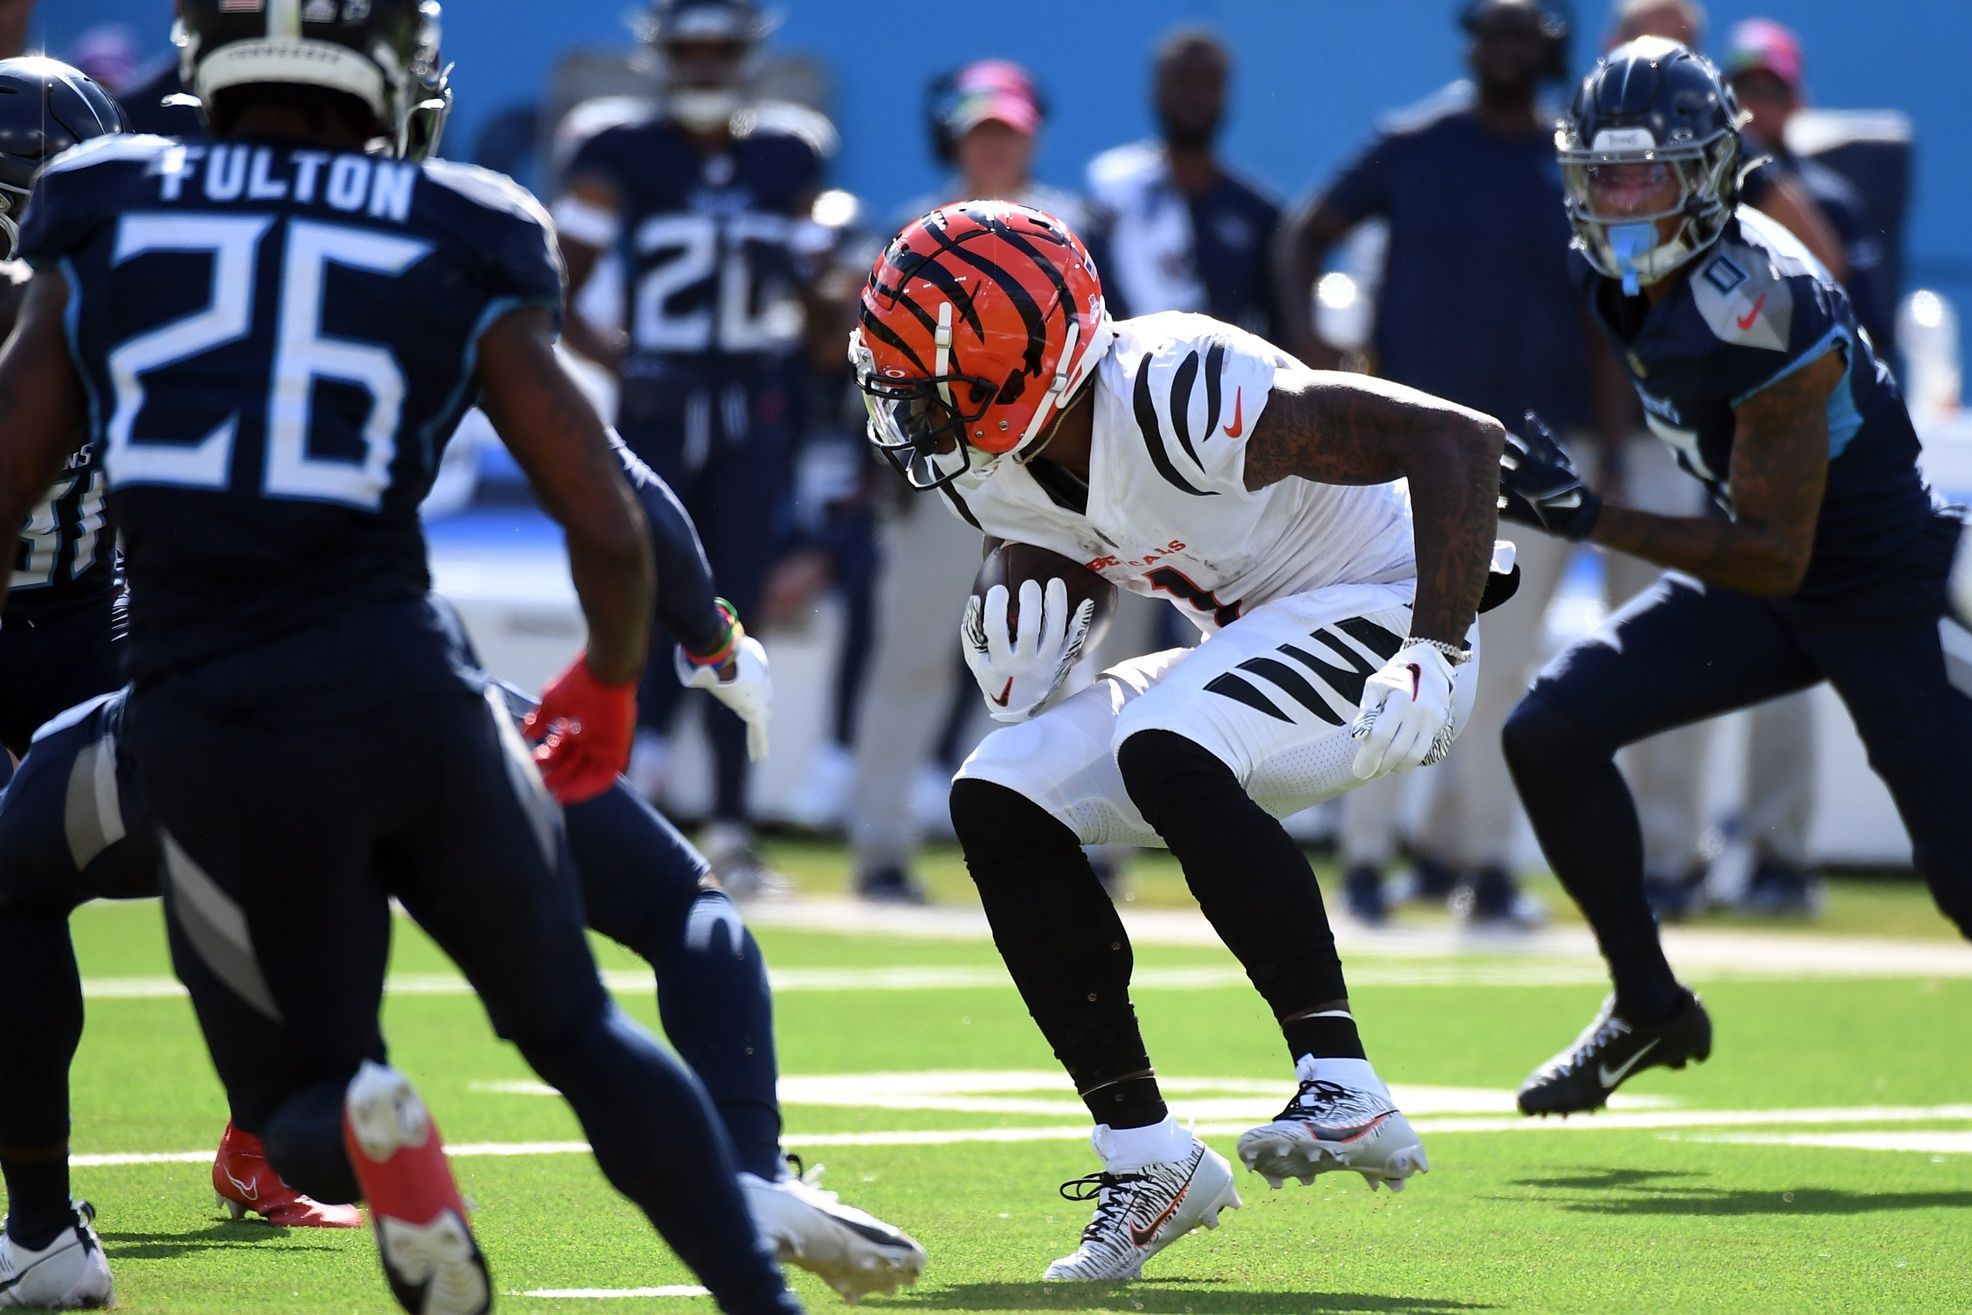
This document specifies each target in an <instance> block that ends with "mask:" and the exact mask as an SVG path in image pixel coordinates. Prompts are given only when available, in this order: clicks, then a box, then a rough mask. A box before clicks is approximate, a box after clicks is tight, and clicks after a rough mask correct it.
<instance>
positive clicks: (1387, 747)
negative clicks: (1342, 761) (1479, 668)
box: [1349, 639, 1468, 781]
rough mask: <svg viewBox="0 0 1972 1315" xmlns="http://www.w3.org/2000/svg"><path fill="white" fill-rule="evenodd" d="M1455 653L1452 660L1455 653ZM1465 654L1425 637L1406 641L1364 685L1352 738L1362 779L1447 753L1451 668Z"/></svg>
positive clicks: (1450, 729)
mask: <svg viewBox="0 0 1972 1315" xmlns="http://www.w3.org/2000/svg"><path fill="white" fill-rule="evenodd" d="M1455 652H1457V653H1458V656H1457V657H1456V658H1454V656H1453V654H1454V653H1455ZM1467 656H1468V655H1466V654H1465V653H1463V652H1460V651H1458V650H1453V649H1451V648H1450V647H1449V646H1448V645H1443V644H1439V643H1436V642H1434V641H1432V640H1429V639H1411V640H1406V641H1405V642H1404V645H1403V647H1402V648H1399V649H1398V650H1397V651H1396V653H1395V654H1394V655H1392V657H1391V658H1390V660H1389V661H1388V662H1386V663H1384V664H1383V669H1382V670H1381V671H1379V672H1377V673H1376V674H1375V675H1374V676H1371V677H1370V678H1369V680H1368V681H1367V682H1365V683H1364V685H1363V700H1362V704H1361V706H1360V707H1358V708H1357V710H1356V720H1355V724H1354V725H1353V726H1351V727H1350V730H1349V734H1350V736H1351V738H1353V739H1356V740H1360V741H1361V742H1362V747H1361V748H1359V749H1357V750H1356V762H1355V771H1356V775H1357V776H1358V777H1359V778H1361V779H1362V780H1365V781H1373V780H1375V779H1376V778H1377V777H1379V776H1388V775H1390V774H1391V773H1393V772H1407V771H1409V770H1410V769H1411V768H1413V767H1428V766H1430V765H1431V764H1432V763H1435V762H1438V761H1439V760H1441V759H1442V758H1444V756H1445V755H1446V754H1447V753H1450V752H1451V748H1452V737H1453V736H1455V735H1457V734H1458V728H1457V727H1455V726H1453V725H1452V684H1453V681H1454V679H1455V678H1456V677H1455V674H1454V668H1455V667H1457V666H1458V665H1459V664H1460V663H1462V662H1464V661H1465V660H1466V657H1467Z"/></svg>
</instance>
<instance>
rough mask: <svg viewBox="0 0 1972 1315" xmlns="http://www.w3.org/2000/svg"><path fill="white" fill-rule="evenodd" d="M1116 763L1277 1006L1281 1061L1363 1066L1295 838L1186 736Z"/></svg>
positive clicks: (1129, 752)
mask: <svg viewBox="0 0 1972 1315" xmlns="http://www.w3.org/2000/svg"><path fill="white" fill-rule="evenodd" d="M1116 761H1117V765H1118V766H1119V767H1120V768H1121V769H1122V772H1123V783H1124V785H1125V786H1127V787H1128V789H1129V791H1130V798H1131V799H1132V800H1134V801H1135V802H1136V805H1137V808H1138V809H1139V810H1141V811H1142V813H1143V815H1144V820H1145V821H1147V822H1149V823H1150V824H1151V826H1153V827H1154V828H1156V830H1157V834H1158V835H1160V836H1162V837H1164V843H1165V844H1166V845H1168V846H1169V847H1170V850H1171V853H1172V854H1173V855H1175V856H1176V857H1177V860H1178V862H1179V864H1180V865H1182V866H1183V868H1184V871H1185V883H1186V884H1187V885H1189V886H1190V887H1191V893H1192V894H1193V896H1195V897H1196V898H1197V900H1198V906H1199V908H1200V909H1202V910H1203V911H1204V913H1205V916H1206V918H1207V919H1208V920H1209V921H1210V922H1211V923H1212V927H1213V929H1214V930H1215V931H1217V932H1218V933H1219V939H1220V940H1222V941H1224V942H1225V943H1226V948H1227V949H1229V950H1231V951H1232V952H1233V955H1234V957H1236V958H1237V959H1238V960H1239V962H1240V965H1241V966H1242V967H1243V968H1245V969H1246V975H1247V977H1248V978H1250V979H1251V980H1252V982H1253V985H1254V987H1255V988H1257V989H1258V990H1259V992H1260V995H1261V996H1262V998H1264V999H1265V1000H1266V1002H1267V1004H1268V1005H1270V1006H1271V1007H1272V1008H1273V1011H1274V1017H1275V1018H1277V1019H1279V1020H1280V1024H1281V1031H1282V1034H1283V1035H1284V1036H1285V1037H1286V1040H1287V1048H1288V1051H1289V1053H1290V1054H1291V1055H1293V1056H1294V1057H1295V1058H1299V1057H1300V1056H1301V1055H1304V1054H1313V1055H1316V1056H1318V1057H1323V1058H1338V1059H1345V1058H1346V1059H1361V1058H1363V1048H1362V1040H1361V1038H1360V1037H1359V1036H1358V1035H1357V1033H1356V1024H1355V1020H1354V1018H1352V1017H1349V1016H1348V1015H1347V1013H1346V1010H1347V1008H1348V1004H1347V1001H1348V994H1349V992H1348V988H1347V987H1346V986H1345V985H1344V983H1343V979H1342V960H1341V958H1340V956H1339V955H1337V954H1336V951H1335V933H1334V931H1332V930H1331V929H1330V927H1329V925H1328V911H1327V910H1326V909H1325V908H1324V907H1323V905H1322V895H1321V887H1320V886H1319V885H1317V884H1316V882H1315V873H1314V869H1313V868H1312V867H1310V866H1309V864H1308V858H1307V855H1305V854H1303V853H1302V852H1301V847H1300V846H1299V845H1297V844H1295V843H1294V838H1293V837H1292V836H1290V835H1288V834H1287V831H1286V830H1285V828H1283V827H1282V826H1281V824H1280V822H1279V820H1278V819H1276V818H1275V817H1274V816H1273V815H1271V814H1270V813H1268V812H1267V810H1266V809H1264V808H1262V807H1260V805H1258V804H1256V803H1254V802H1253V800H1252V799H1251V798H1250V797H1248V795H1247V793H1246V791H1245V790H1244V789H1243V788H1241V786H1240V784H1239V779H1238V778H1237V777H1235V776H1234V775H1233V773H1232V769H1231V768H1230V767H1228V766H1226V765H1225V763H1223V762H1221V761H1220V760H1219V759H1218V758H1217V757H1216V756H1214V755H1213V754H1212V753H1211V752H1209V751H1208V750H1206V749H1205V748H1203V747H1201V746H1200V745H1199V744H1197V743H1196V742H1194V741H1192V740H1188V739H1186V738H1185V737H1184V736H1182V735H1178V734H1175V733H1173V732H1171V731H1139V732H1138V733H1137V734H1135V735H1132V736H1131V737H1130V738H1129V739H1127V740H1125V741H1124V742H1123V745H1122V747H1121V748H1120V749H1119V750H1118V751H1117V755H1116ZM1338 1011H1341V1013H1340V1016H1337V1015H1338Z"/></svg>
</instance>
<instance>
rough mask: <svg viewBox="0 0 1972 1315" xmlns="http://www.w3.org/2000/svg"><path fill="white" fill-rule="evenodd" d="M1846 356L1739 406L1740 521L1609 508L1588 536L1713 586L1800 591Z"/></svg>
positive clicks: (1732, 481)
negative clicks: (1833, 396)
mask: <svg viewBox="0 0 1972 1315" xmlns="http://www.w3.org/2000/svg"><path fill="white" fill-rule="evenodd" d="M1845 368H1846V362H1845V361H1844V359H1843V356H1842V354H1841V353H1840V352H1829V353H1828V354H1827V355H1825V356H1822V357H1821V358H1819V359H1818V360H1816V361H1815V362H1813V363H1812V364H1810V365H1808V366H1806V367H1804V368H1802V369H1800V370H1797V371H1795V372H1794V373H1793V374H1791V375H1789V376H1787V377H1786V378H1785V379H1782V380H1781V381H1780V382H1778V383H1776V384H1773V385H1772V386H1771V387H1768V388H1763V389H1761V390H1760V391H1759V392H1757V393H1755V394H1753V395H1752V396H1751V397H1749V398H1747V399H1746V400H1745V401H1744V402H1741V403H1740V404H1739V406H1738V407H1737V408H1736V409H1735V410H1734V412H1733V416H1734V419H1735V421H1736V422H1737V423H1736V427H1735V429H1734V431H1733V442H1732V469H1731V470H1730V471H1729V472H1728V476H1727V482H1728V485H1729V487H1730V489H1731V492H1732V519H1731V520H1729V521H1724V520H1715V519H1711V518H1706V517H1697V516H1656V515H1652V514H1651V513H1649V512H1645V511H1633V510H1631V509H1630V508H1628V507H1615V506H1609V505H1605V506H1604V507H1603V509H1602V515H1601V516H1600V517H1598V518H1597V520H1596V523H1595V530H1594V532H1593V533H1591V534H1590V535H1589V538H1590V539H1591V540H1592V541H1594V542H1596V543H1599V544H1602V545H1603V546H1604V547H1606V548H1615V549H1617V550H1618V551H1620V552H1626V553H1629V554H1631V555H1632V556H1635V557H1641V558H1643V559H1644V560H1645V561H1650V562H1655V563H1657V564H1658V565H1659V566H1668V567H1670V568H1671V569H1672V570H1677V571H1684V572H1687V573H1689V574H1691V575H1695V576H1697V577H1698V578H1699V579H1700V580H1703V581H1704V582H1705V583H1707V584H1714V585H1718V586H1720V587H1721V588H1724V589H1735V590H1738V591H1739V592H1741V593H1747V594H1766V595H1770V596H1774V597H1785V596H1787V595H1789V594H1792V593H1793V592H1794V591H1795V590H1797V589H1799V588H1800V587H1801V580H1802V578H1803V577H1805V576H1806V575H1807V573H1808V559H1809V557H1810V556H1811V555H1812V553H1813V551H1814V538H1815V523H1816V521H1817V520H1819V519H1820V516H1821V495H1822V490H1823V489H1824V488H1826V487H1827V484H1828V395H1829V393H1831V392H1832V391H1834V389H1835V387H1836V386H1837V385H1838V384H1839V383H1841V381H1842V373H1843V370H1844V369H1845Z"/></svg>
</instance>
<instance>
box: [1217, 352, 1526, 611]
mask: <svg viewBox="0 0 1972 1315" xmlns="http://www.w3.org/2000/svg"><path fill="white" fill-rule="evenodd" d="M1505 441H1506V431H1505V430H1504V429H1503V428H1501V427H1500V423H1499V421H1497V420H1494V419H1493V418H1491V417H1490V416H1486V415H1482V414H1480V413H1479V412H1477V411H1471V410H1467V409H1466V408H1465V407H1462V406H1459V405H1457V404H1455V403H1452V402H1447V401H1445V400H1443V399H1442V398H1437V397H1433V396H1431V394H1429V393H1422V392H1419V391H1418V390H1416V389H1415V388H1406V387H1404V386H1403V385H1402V384H1393V383H1389V382H1386V381H1384V380H1380V379H1366V378H1364V377H1363V376H1361V375H1354V374H1335V373H1330V372H1327V371H1321V370H1303V369H1290V368H1283V369H1281V370H1280V371H1279V372H1278V373H1277V374H1276V375H1275V376H1274V389H1273V395H1272V397H1271V398H1269V399H1268V402H1267V409H1266V410H1265V411H1263V412H1261V414H1260V419H1259V421H1258V422H1257V423H1256V424H1255V425H1254V428H1253V434H1252V436H1251V437H1250V438H1248V439H1247V448H1246V487H1247V488H1249V489H1261V488H1265V487H1266V486H1267V485H1269V484H1273V483H1277V482H1278V481H1280V480H1283V479H1286V478H1288V477H1289V476H1299V477H1300V478H1302V479H1308V480H1313V481H1315V482H1316V483H1318V484H1384V483H1388V482H1389V481H1391V480H1394V479H1408V480H1410V488H1411V512H1412V517H1413V520H1414V522H1415V525H1416V534H1417V601H1416V604H1415V605H1414V607H1413V609H1412V614H1411V634H1412V635H1414V636H1415V637H1417V638H1419V639H1435V640H1440V641H1443V642H1445V643H1448V644H1463V643H1464V642H1465V632H1466V631H1467V630H1469V629H1470V628H1471V626H1472V618H1473V617H1474V616H1475V615H1476V614H1477V613H1478V610H1479V595H1480V594H1481V593H1482V592H1483V591H1484V589H1485V587H1486V572H1487V569H1488V567H1489V566H1490V564H1491V562H1492V557H1493V532H1494V530H1495V529H1496V528H1498V524H1499V511H1498V503H1499V463H1500V449H1501V448H1502V447H1503V446H1504V444H1505Z"/></svg>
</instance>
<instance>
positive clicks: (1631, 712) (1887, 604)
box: [1504, 516, 1972, 993]
mask: <svg viewBox="0 0 1972 1315" xmlns="http://www.w3.org/2000/svg"><path fill="white" fill-rule="evenodd" d="M1957 533H1958V527H1957V524H1956V522H1955V521H1953V520H1952V519H1951V518H1949V517H1945V516H1940V517H1938V519H1937V521H1936V522H1935V523H1934V525H1933V527H1932V529H1931V530H1930V531H1929V532H1928V533H1927V536H1926V538H1925V540H1924V541H1923V542H1922V543H1921V544H1920V545H1919V546H1918V549H1917V550H1916V552H1915V553H1914V556H1913V559H1912V561H1911V562H1910V563H1909V564H1908V566H1907V569H1906V571H1905V572H1903V573H1902V574H1901V575H1900V576H1899V577H1897V578H1895V579H1892V580H1889V581H1886V582H1883V583H1882V584H1881V585H1880V586H1879V587H1876V588H1872V589H1870V590H1867V591H1863V592H1862V594H1861V595H1860V596H1858V597H1855V598H1852V599H1848V600H1845V602H1844V604H1843V605H1840V606H1838V605H1834V604H1829V603H1805V602H1799V601H1793V600H1787V601H1774V600H1769V599H1760V598H1752V597H1748V596H1745V595H1742V594H1735V593H1731V592H1728V591H1726V590H1721V589H1712V588H1708V587H1706V586H1704V585H1700V584H1698V583H1696V582H1695V581H1692V580H1690V579H1687V578H1684V577H1680V576H1667V577H1666V578H1665V579H1664V580H1662V581H1660V582H1659V583H1658V584H1657V585H1656V586H1655V587H1654V588H1652V589H1650V590H1648V591H1646V592H1645V593H1643V594H1641V595H1639V596H1638V597H1637V598H1636V599H1634V600H1632V601H1631V602H1630V603H1629V604H1628V605H1627V606H1625V607H1624V608H1622V609H1621V610H1620V611H1619V612H1617V613H1616V614H1615V615H1614V616H1612V617H1611V618H1610V619H1609V621H1608V622H1606V623H1605V624H1604V626H1603V628H1602V629H1601V630H1600V631H1598V632H1597V633H1596V634H1595V635H1593V636H1591V637H1589V638H1587V639H1584V640H1581V641H1579V642H1577V643H1576V644H1574V645H1572V646H1571V647H1570V648H1568V649H1567V650H1566V651H1565V652H1563V653H1562V654H1561V655H1560V656H1558V657H1557V658H1556V659H1555V660H1554V661H1553V662H1552V663H1551V664H1550V665H1549V666H1548V668H1547V669H1546V670H1545V671H1543V672H1542V673H1541V674H1540V676H1539V678H1538V679H1536V680H1535V682H1534V685H1533V688H1532V689H1531V690H1530V691H1529V693H1528V694H1527V697H1526V698H1525V699H1524V700H1522V701H1521V703H1520V705H1519V706H1518V707H1517V708H1515V709H1514V711H1513V714H1512V716H1511V717H1510V718H1509V719H1508V721H1507V725H1506V730H1505V737H1504V738H1505V747H1506V755H1507V762H1508V765H1509V766H1510V767H1511V768H1512V771H1513V778H1514V782H1515V784H1516V785H1517V786H1518V788H1519V791H1520V797H1521V800H1522V802H1523V803H1524V804H1525V805H1526V807H1527V812H1528V815H1529V816H1530V817H1531V818H1532V820H1533V823H1534V830H1535V834H1536V835H1537V836H1538V837H1539V839H1540V842H1541V848H1542V850H1543V852H1544V853H1545V854H1546V855H1547V859H1548V862H1549V864H1550V865H1551V866H1552V867H1553V868H1554V871H1555V874H1556V876H1558V877H1559V878H1560V879H1561V882H1562V884H1563V885H1564V886H1566V887H1567V888H1568V891H1569V893H1570V894H1571V895H1573V896H1574V898H1575V900H1576V902H1577V903H1579V904H1580V905H1581V906H1582V909H1583V912H1584V913H1585V914H1586V915H1587V916H1588V918H1589V921H1590V924H1591V925H1592V926H1593V927H1594V928H1595V931H1596V935H1597V938H1598V939H1599V941H1600V942H1601V945H1602V949H1603V953H1604V954H1605V956H1607V957H1608V958H1609V959H1610V960H1611V963H1612V964H1613V965H1615V964H1621V963H1624V962H1629V963H1635V962H1637V961H1638V960H1639V959H1640V958H1641V959H1645V960H1647V959H1649V958H1651V957H1652V956H1655V957H1656V961H1657V962H1658V963H1661V962H1662V959H1661V952H1660V951H1657V949H1656V944H1657V935H1656V929H1655V926H1654V925H1653V922H1652V918H1651V914H1650V910H1649V907H1648V905H1647V904H1646V903H1645V901H1644V896H1643V859H1642V853H1643V849H1642V840H1641V837H1640V834H1639V830H1638V825H1637V816H1636V807H1635V804H1634V802H1633V801H1632V799H1631V797H1630V794H1629V791H1628V789H1627V787H1626V786H1625V785H1624V784H1623V780H1622V777H1621V776H1620V775H1619V774H1618V773H1617V770H1616V766H1615V755H1616V751H1617V750H1618V749H1620V748H1622V747H1623V746H1624V745H1627V744H1634V743H1635V742H1637V741H1638V740H1642V739H1646V738H1648V737H1650V736H1652V735H1655V734H1657V733H1658V732H1659V731H1664V730H1669V729H1670V728H1672V727H1674V726H1682V725H1685V724H1687V723H1690V722H1696V721H1702V720H1704V719H1706V718H1709V717H1716V716H1718V715H1720V714H1722V713H1726V712H1731V711H1733V710H1735V709H1738V708H1743V707H1747V706H1749V705H1751V704H1755V703H1759V702H1762V701H1764V700H1767V699H1771V698H1777V697H1779V696H1781V695H1783V694H1789V693H1792V692H1794V691H1796V690H1800V689H1806V688H1808V687H1809V686H1811V685H1815V684H1818V683H1820V682H1821V681H1823V680H1826V681H1828V682H1829V684H1830V685H1832V686H1833V687H1834V689H1835V692H1836V694H1837V695H1839V696H1840V697H1841V699H1842V702H1843V703H1844V704H1845V705H1846V706H1847V707H1848V709H1849V712H1850V714H1851V715H1852V716H1853V717H1854V718H1855V723H1856V730H1857V731H1858V733H1859V734H1860V735H1861V737H1862V741H1863V744H1864V746H1865V747H1866V749H1867V750H1868V753H1869V765H1870V767H1871V768H1872V769H1873V770H1874V771H1875V772H1876V774H1877V775H1878V776H1880V777H1881V778H1882V779H1883V782H1884V784H1886V785H1887V786H1889V788H1890V793H1891V795H1892V796H1893V797H1894V799H1895V800H1896V804H1897V809H1898V811H1899V812H1900V813H1901V815H1902V817H1903V821H1904V824H1905V826H1906V827H1907V828H1908V830H1909V832H1910V836H1911V841H1912V844H1913V847H1914V851H1915V859H1916V864H1917V867H1918V870H1919V871H1920V872H1922V873H1923V875H1924V879H1925V880H1926V881H1927V882H1928V883H1929V884H1930V887H1931V893H1932V895H1933V896H1934V897H1935V898H1936V900H1937V902H1938V907H1939V908H1940V909H1942V910H1943V911H1944V913H1945V915H1946V916H1947V917H1949V918H1950V919H1951V920H1952V921H1953V922H1954V923H1955V924H1957V926H1958V928H1959V930H1960V931H1962V932H1964V933H1965V934H1966V935H1968V936H1972V673H1967V672H1965V671H1963V670H1958V671H1954V670H1953V669H1952V665H1951V663H1950V662H1949V661H1948V659H1947V656H1946V654H1945V651H1944V646H1943V639H1942V635H1941V630H1940V627H1941V625H1949V624H1952V623H1950V622H1945V621H1943V620H1942V619H1941V618H1942V615H1943V578H1944V564H1945V563H1947V562H1949V560H1950V555H1951V549H1952V546H1953V545H1954V543H1955V541H1956V535H1957ZM1620 986H1621V976H1620V973H1619V988H1620ZM1619 993H1620V990H1619Z"/></svg>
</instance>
